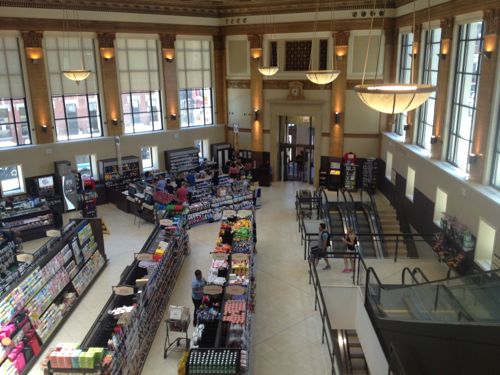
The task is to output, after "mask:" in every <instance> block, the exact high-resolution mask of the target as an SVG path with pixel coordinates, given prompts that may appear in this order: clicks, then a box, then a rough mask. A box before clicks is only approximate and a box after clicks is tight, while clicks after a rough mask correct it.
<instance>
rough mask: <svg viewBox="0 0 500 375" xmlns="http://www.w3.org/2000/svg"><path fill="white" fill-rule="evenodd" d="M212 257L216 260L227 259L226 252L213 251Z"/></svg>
mask: <svg viewBox="0 0 500 375" xmlns="http://www.w3.org/2000/svg"><path fill="white" fill-rule="evenodd" d="M212 259H214V260H227V254H226V253H212Z"/></svg>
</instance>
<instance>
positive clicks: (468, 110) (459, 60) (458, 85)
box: [447, 21, 483, 171]
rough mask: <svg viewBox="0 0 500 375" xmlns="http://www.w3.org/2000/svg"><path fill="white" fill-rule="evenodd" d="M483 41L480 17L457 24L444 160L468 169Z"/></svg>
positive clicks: (465, 169)
mask: <svg viewBox="0 0 500 375" xmlns="http://www.w3.org/2000/svg"><path fill="white" fill-rule="evenodd" d="M482 44H483V23H482V21H479V22H474V23H469V24H464V25H460V26H459V29H458V51H457V56H456V60H455V75H454V77H455V81H454V83H453V96H452V107H451V124H450V138H449V143H448V157H447V160H448V162H450V163H451V164H453V165H455V166H457V167H458V168H460V169H462V170H464V171H468V157H469V153H470V150H471V144H472V135H473V132H474V122H475V117H476V104H477V90H478V84H479V74H480V67H481V51H482Z"/></svg>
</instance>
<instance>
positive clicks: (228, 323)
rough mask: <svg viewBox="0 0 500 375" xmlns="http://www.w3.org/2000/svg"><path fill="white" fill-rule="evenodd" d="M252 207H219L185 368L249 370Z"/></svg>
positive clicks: (235, 373) (252, 296) (235, 374)
mask: <svg viewBox="0 0 500 375" xmlns="http://www.w3.org/2000/svg"><path fill="white" fill-rule="evenodd" d="M254 236H255V211H254V210H239V211H235V210H226V211H224V212H223V217H222V222H221V226H220V231H219V237H218V240H217V244H216V247H215V249H214V251H213V252H212V263H211V267H210V269H209V272H208V275H207V278H206V279H207V285H206V286H205V287H204V289H203V293H204V297H203V298H204V302H203V304H202V306H200V310H199V312H198V316H197V321H198V325H197V326H196V327H195V331H194V333H193V338H192V340H191V350H190V353H189V356H187V357H185V358H183V359H182V360H181V361H185V363H180V367H185V368H186V374H188V375H191V374H205V375H210V374H233V375H239V374H248V373H249V370H250V369H249V364H250V361H249V350H250V340H251V329H252V320H253V313H254V311H255V288H256V284H255V275H254V266H253V265H254V260H255V259H254V257H255V254H254V251H253V250H254Z"/></svg>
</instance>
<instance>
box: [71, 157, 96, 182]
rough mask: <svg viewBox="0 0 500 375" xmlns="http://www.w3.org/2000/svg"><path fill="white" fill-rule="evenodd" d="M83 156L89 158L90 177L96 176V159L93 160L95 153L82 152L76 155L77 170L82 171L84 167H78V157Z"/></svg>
mask: <svg viewBox="0 0 500 375" xmlns="http://www.w3.org/2000/svg"><path fill="white" fill-rule="evenodd" d="M82 156H85V157H87V158H88V163H89V166H90V168H89V170H90V177H94V165H93V164H94V160H93V155H92V154H81V155H75V165H76V171H77V172H78V173H80V171H81V170H83V169H78V164H79V163H78V161H77V159H76V158H77V157H82Z"/></svg>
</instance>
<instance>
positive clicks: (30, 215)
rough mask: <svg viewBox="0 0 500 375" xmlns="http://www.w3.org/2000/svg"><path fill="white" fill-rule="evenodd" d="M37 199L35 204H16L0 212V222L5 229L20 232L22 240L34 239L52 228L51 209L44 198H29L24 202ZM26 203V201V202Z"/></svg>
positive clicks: (42, 235) (43, 235)
mask: <svg viewBox="0 0 500 375" xmlns="http://www.w3.org/2000/svg"><path fill="white" fill-rule="evenodd" d="M28 201H29V202H34V201H37V204H36V206H34V207H33V206H31V204H29V206H27V207H25V206H24V205H23V206H18V207H15V208H14V209H11V210H3V211H1V212H0V223H1V226H2V227H3V228H5V229H11V230H16V231H18V232H19V233H20V234H21V238H22V239H23V241H30V240H35V239H37V238H43V237H45V236H46V234H45V233H46V231H47V230H49V229H54V228H55V225H54V218H53V217H52V211H51V209H50V207H49V205H48V203H47V202H46V201H45V200H40V199H38V198H37V199H30V200H26V202H28ZM26 205H28V203H27V204H26Z"/></svg>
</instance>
